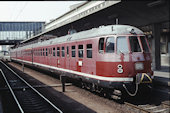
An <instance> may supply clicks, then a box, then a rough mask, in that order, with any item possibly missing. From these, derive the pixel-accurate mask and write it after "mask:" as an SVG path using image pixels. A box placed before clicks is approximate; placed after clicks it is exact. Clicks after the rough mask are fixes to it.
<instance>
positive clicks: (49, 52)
mask: <svg viewBox="0 0 170 113" xmlns="http://www.w3.org/2000/svg"><path fill="white" fill-rule="evenodd" d="M51 58H52V48H51V47H50V48H48V59H47V60H48V64H47V65H51V63H52V60H51Z"/></svg>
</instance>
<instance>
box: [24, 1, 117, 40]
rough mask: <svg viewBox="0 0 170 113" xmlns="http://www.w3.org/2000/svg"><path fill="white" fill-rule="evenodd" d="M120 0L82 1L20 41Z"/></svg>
mask: <svg viewBox="0 0 170 113" xmlns="http://www.w3.org/2000/svg"><path fill="white" fill-rule="evenodd" d="M119 2H120V1H117V0H115V1H86V2H84V3H82V4H81V5H79V6H77V7H75V8H73V9H72V10H70V11H68V12H66V13H65V14H63V15H61V16H60V17H58V18H56V19H54V20H53V21H51V22H49V23H47V24H46V25H45V31H43V32H42V33H40V34H38V35H36V36H33V37H31V38H29V39H27V40H24V41H22V42H21V43H25V42H28V41H30V40H34V39H35V38H37V37H39V36H41V35H43V34H45V33H47V32H49V31H52V30H54V29H57V28H59V27H62V26H64V25H66V24H69V23H72V22H75V21H77V20H79V19H82V18H84V17H87V16H89V15H91V14H93V13H96V12H98V11H100V10H102V9H105V8H107V7H109V6H112V5H114V4H116V3H119Z"/></svg>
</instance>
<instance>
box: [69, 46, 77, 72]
mask: <svg viewBox="0 0 170 113" xmlns="http://www.w3.org/2000/svg"><path fill="white" fill-rule="evenodd" d="M76 49H77V46H76V43H73V44H72V45H70V51H71V54H70V69H71V70H74V71H77V63H76V56H77V54H76Z"/></svg>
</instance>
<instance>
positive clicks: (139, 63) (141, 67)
mask: <svg viewBox="0 0 170 113" xmlns="http://www.w3.org/2000/svg"><path fill="white" fill-rule="evenodd" d="M135 69H136V70H143V69H144V66H143V63H141V62H137V63H135Z"/></svg>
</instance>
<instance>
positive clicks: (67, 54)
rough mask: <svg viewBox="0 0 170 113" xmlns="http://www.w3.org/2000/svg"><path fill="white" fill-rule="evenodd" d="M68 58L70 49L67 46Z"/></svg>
mask: <svg viewBox="0 0 170 113" xmlns="http://www.w3.org/2000/svg"><path fill="white" fill-rule="evenodd" d="M67 56H69V47H68V46H67Z"/></svg>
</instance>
